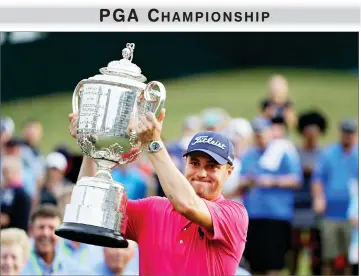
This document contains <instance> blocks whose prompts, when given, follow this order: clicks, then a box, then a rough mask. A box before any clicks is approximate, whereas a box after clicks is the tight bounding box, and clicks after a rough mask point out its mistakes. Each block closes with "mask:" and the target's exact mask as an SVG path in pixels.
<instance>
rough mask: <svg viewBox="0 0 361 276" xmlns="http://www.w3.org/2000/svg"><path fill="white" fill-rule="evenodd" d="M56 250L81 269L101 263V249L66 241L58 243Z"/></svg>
mask: <svg viewBox="0 0 361 276" xmlns="http://www.w3.org/2000/svg"><path fill="white" fill-rule="evenodd" d="M58 249H59V250H60V251H61V253H62V254H64V255H65V256H67V257H69V258H71V259H72V260H73V261H75V262H77V263H78V264H80V265H81V266H83V267H84V266H87V265H89V264H94V263H97V262H99V261H101V260H102V256H103V247H100V246H95V245H91V244H85V243H80V242H75V241H71V240H67V239H61V240H60V241H59V244H58Z"/></svg>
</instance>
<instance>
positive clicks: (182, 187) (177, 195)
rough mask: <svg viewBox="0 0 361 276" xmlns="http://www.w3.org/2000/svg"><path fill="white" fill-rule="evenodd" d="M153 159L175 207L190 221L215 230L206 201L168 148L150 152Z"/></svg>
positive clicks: (153, 163)
mask: <svg viewBox="0 0 361 276" xmlns="http://www.w3.org/2000/svg"><path fill="white" fill-rule="evenodd" d="M149 160H150V161H151V163H152V165H153V167H154V170H155V172H156V174H157V175H158V178H159V182H160V184H161V186H162V188H163V191H164V193H165V195H166V196H167V198H168V199H169V201H170V202H171V203H172V205H173V206H174V209H175V210H176V211H177V212H178V213H180V214H181V215H183V216H184V217H185V218H187V219H189V220H190V221H192V222H194V223H196V224H198V225H200V226H202V227H203V228H205V229H206V230H207V231H209V232H212V231H213V224H212V217H211V213H210V212H209V210H208V208H207V205H206V203H205V202H204V201H203V199H201V198H200V197H199V196H198V195H197V194H196V192H195V191H194V189H193V187H192V186H191V184H190V183H189V182H188V180H187V179H186V178H185V176H184V175H183V174H182V173H181V172H180V171H179V170H178V168H177V167H176V166H175V164H174V163H173V162H172V159H171V157H170V156H169V154H168V152H167V150H166V149H165V148H163V149H162V150H160V151H159V152H156V153H150V154H149Z"/></svg>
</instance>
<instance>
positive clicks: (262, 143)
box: [254, 128, 272, 148]
mask: <svg viewBox="0 0 361 276" xmlns="http://www.w3.org/2000/svg"><path fill="white" fill-rule="evenodd" d="M254 138H255V143H256V145H257V146H258V147H260V148H265V147H266V146H267V144H268V143H269V142H270V141H271V139H272V130H271V128H268V129H265V130H263V131H261V132H255V134H254Z"/></svg>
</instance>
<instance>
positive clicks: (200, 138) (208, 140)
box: [191, 136, 226, 150]
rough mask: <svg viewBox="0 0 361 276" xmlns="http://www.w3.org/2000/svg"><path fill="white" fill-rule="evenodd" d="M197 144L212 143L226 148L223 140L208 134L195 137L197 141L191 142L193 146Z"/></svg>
mask: <svg viewBox="0 0 361 276" xmlns="http://www.w3.org/2000/svg"><path fill="white" fill-rule="evenodd" d="M196 144H210V145H213V146H216V147H219V148H221V149H223V150H224V149H225V148H226V145H225V144H222V143H221V142H219V141H217V140H213V138H212V137H210V138H209V137H208V136H198V137H196V138H195V141H194V142H193V143H192V144H191V145H192V146H194V145H196Z"/></svg>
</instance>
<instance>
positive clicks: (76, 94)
mask: <svg viewBox="0 0 361 276" xmlns="http://www.w3.org/2000/svg"><path fill="white" fill-rule="evenodd" d="M82 88H83V84H82V83H81V82H79V83H78V85H77V86H76V87H75V90H74V93H73V101H72V105H73V113H78V112H79V98H80V97H81V91H82V90H83V89H82Z"/></svg>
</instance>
